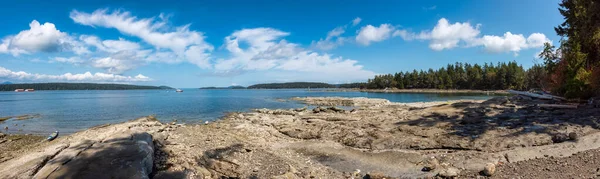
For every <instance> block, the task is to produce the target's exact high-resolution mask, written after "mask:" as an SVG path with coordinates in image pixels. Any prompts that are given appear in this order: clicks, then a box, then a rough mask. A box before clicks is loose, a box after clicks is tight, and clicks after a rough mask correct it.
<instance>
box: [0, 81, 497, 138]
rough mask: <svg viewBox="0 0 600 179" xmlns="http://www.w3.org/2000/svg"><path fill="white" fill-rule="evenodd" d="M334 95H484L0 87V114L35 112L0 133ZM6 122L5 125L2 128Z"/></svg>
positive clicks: (288, 104)
mask: <svg viewBox="0 0 600 179" xmlns="http://www.w3.org/2000/svg"><path fill="white" fill-rule="evenodd" d="M306 96H337V97H368V98H383V99H388V100H390V101H392V102H421V101H422V102H428V101H445V100H457V99H488V98H491V97H493V96H488V95H483V94H432V93H367V92H357V91H351V92H341V91H327V90H319V89H316V90H310V91H309V90H306V89H282V90H267V89H257V90H254V89H247V90H231V89H215V90H200V89H184V92H182V93H176V92H174V90H87V91H35V92H20V93H17V92H0V118H2V117H7V116H23V115H30V116H34V118H32V119H26V120H17V119H15V118H13V119H9V120H6V121H4V122H0V127H1V128H0V130H1V131H2V132H3V133H31V134H47V133H51V132H53V131H56V130H58V131H60V132H61V133H63V134H64V133H67V134H68V133H73V132H77V131H80V130H85V129H87V128H90V127H93V126H98V125H103V124H110V123H119V122H123V121H127V120H132V119H136V118H139V117H142V116H148V115H156V117H157V118H158V119H159V120H161V121H163V122H170V121H173V120H177V122H178V123H187V124H191V123H199V122H203V121H214V120H217V119H219V118H220V117H222V116H224V115H225V114H227V113H229V112H247V111H251V110H252V109H256V108H282V109H289V108H299V107H303V106H306V105H304V104H301V103H299V102H296V101H290V100H288V99H289V98H292V97H306ZM5 127H8V130H5Z"/></svg>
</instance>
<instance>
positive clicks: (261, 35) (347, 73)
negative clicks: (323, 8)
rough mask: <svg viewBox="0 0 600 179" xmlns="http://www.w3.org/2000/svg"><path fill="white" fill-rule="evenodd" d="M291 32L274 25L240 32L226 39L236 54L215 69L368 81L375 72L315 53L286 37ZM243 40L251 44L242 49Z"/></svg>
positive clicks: (352, 61)
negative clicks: (272, 71) (274, 72)
mask: <svg viewBox="0 0 600 179" xmlns="http://www.w3.org/2000/svg"><path fill="white" fill-rule="evenodd" d="M250 34H251V35H250ZM330 34H334V35H335V34H336V33H330ZM287 35H289V33H287V32H282V31H279V30H277V29H272V28H255V29H243V30H239V31H236V32H234V33H233V34H232V35H230V36H227V37H226V38H225V43H226V45H225V47H226V49H227V50H228V51H229V52H231V53H232V55H233V56H232V58H229V59H220V60H218V61H217V63H216V64H215V65H214V68H215V69H216V70H218V72H228V71H231V72H239V71H250V70H254V71H260V70H279V71H286V72H296V73H298V72H304V73H311V74H318V75H321V76H322V77H323V78H340V79H346V80H364V79H367V78H369V77H372V76H373V75H374V74H375V73H373V72H371V71H368V70H364V69H363V67H362V66H361V65H358V64H357V61H355V60H350V59H344V58H342V57H332V56H330V55H329V54H319V53H317V52H312V51H309V50H306V49H304V48H302V47H300V45H298V44H295V43H290V42H288V41H286V40H284V39H282V38H283V37H285V36H287ZM241 43H245V44H247V47H246V48H241V47H240V44H241Z"/></svg>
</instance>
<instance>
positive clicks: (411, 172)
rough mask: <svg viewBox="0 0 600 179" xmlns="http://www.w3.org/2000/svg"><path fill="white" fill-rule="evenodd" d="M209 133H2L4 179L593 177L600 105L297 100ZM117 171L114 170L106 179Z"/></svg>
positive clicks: (176, 128)
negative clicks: (296, 104) (47, 136)
mask: <svg viewBox="0 0 600 179" xmlns="http://www.w3.org/2000/svg"><path fill="white" fill-rule="evenodd" d="M292 100H297V101H300V102H302V103H305V104H306V105H307V106H308V105H310V106H318V107H315V108H298V109H256V110H254V111H253V112H247V113H230V114H228V115H227V116H225V117H223V118H222V119H220V120H218V121H215V122H211V123H207V124H180V123H177V122H176V121H174V122H170V123H161V122H159V121H158V120H157V119H156V118H154V117H153V116H149V117H143V118H140V119H136V120H132V121H129V122H124V123H119V124H110V125H103V126H97V127H94V128H90V129H88V130H84V131H81V132H77V133H74V134H71V135H68V136H60V137H59V138H57V139H56V140H53V141H50V142H48V141H44V140H43V137H39V136H33V135H6V134H2V135H1V136H0V150H1V151H2V152H1V154H0V178H455V177H458V178H476V177H491V178H549V177H552V178H594V177H598V176H600V168H598V164H597V160H596V159H598V158H600V151H599V150H598V148H600V143H598V142H597V141H598V140H600V133H599V132H600V130H599V129H600V123H599V122H600V108H595V107H594V106H591V105H587V104H573V106H576V108H556V107H552V106H548V105H544V104H549V103H554V102H552V101H544V100H535V99H528V98H524V97H521V96H512V97H506V96H503V97H496V98H492V99H490V100H485V101H483V100H459V101H444V102H421V103H393V102H389V101H387V100H385V99H371V98H337V97H299V98H292ZM106 171H111V172H106Z"/></svg>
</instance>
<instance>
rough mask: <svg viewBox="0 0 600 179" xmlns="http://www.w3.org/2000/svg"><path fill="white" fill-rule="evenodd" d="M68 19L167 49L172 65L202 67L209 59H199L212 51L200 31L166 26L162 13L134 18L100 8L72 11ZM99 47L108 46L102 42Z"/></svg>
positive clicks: (185, 27)
mask: <svg viewBox="0 0 600 179" xmlns="http://www.w3.org/2000/svg"><path fill="white" fill-rule="evenodd" d="M70 17H71V19H73V21H75V22H76V23H79V24H82V25H88V26H92V27H96V26H98V27H105V28H115V29H117V30H119V31H120V32H121V33H123V34H126V35H131V36H135V37H138V38H140V39H142V40H143V41H144V42H146V43H148V44H150V45H153V46H154V47H156V48H157V49H158V50H159V51H162V49H168V50H170V51H171V52H172V53H173V55H175V58H172V59H170V60H173V61H176V62H180V61H183V60H187V61H189V62H190V63H193V64H196V65H199V66H200V67H205V64H204V61H208V60H209V59H199V58H208V57H210V52H211V51H212V50H213V49H214V47H213V46H212V45H211V44H209V43H207V42H205V41H204V38H205V37H204V34H203V33H202V32H198V31H193V30H190V29H189V26H190V25H189V24H188V25H184V26H179V27H169V26H168V25H167V24H168V21H167V19H166V18H164V16H163V15H162V14H161V15H160V16H159V19H156V18H138V17H135V16H132V15H131V14H130V13H129V12H122V11H113V12H112V13H109V12H108V10H106V9H100V10H96V11H94V12H92V13H85V12H79V11H77V10H73V11H71V14H70ZM115 42H116V43H120V44H113V45H132V44H123V41H115ZM103 45H108V44H106V43H103ZM121 47H124V46H121ZM129 47H132V46H129ZM188 57H189V58H188ZM182 59H183V60H182ZM199 62H202V63H199Z"/></svg>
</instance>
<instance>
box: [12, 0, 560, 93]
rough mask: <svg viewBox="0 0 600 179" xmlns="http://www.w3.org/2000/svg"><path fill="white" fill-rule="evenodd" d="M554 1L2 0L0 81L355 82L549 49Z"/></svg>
mask: <svg viewBox="0 0 600 179" xmlns="http://www.w3.org/2000/svg"><path fill="white" fill-rule="evenodd" d="M558 3H559V2H558V0H527V1H520V0H505V1H478V0H465V1H428V0H424V1H418V2H416V1H383V0H382V1H357V0H345V1H318V0H314V1H313V0H306V1H292V0H273V1H270V0H260V1H242V0H237V1H233V0H221V1H168V2H165V1H94V0H90V1H52V2H49V1H28V0H22V1H13V0H9V1H3V5H2V6H0V17H2V18H0V23H1V24H3V25H2V28H0V82H3V81H10V82H13V83H41V82H73V83H75V82H93V83H125V84H140V85H168V86H171V87H178V88H192V87H207V86H231V85H243V86H247V85H252V84H256V83H271V82H294V81H311V82H326V83H335V84H338V83H349V82H363V81H366V80H367V79H369V78H372V77H373V76H374V75H377V74H386V73H395V72H399V71H408V70H410V71H412V70H413V69H417V70H421V69H422V70H427V69H429V68H433V69H437V68H440V67H443V66H446V65H447V64H448V63H455V62H463V63H479V64H483V63H486V62H487V63H497V62H508V61H516V62H518V63H519V64H522V65H523V67H525V68H528V67H530V66H532V65H533V64H535V63H540V62H541V61H539V59H537V57H536V54H537V53H539V52H540V51H541V49H542V47H543V44H544V43H545V42H550V43H552V44H554V45H558V42H559V40H560V37H559V36H557V35H556V33H555V32H554V27H555V26H557V25H558V24H560V23H562V22H563V18H562V16H561V15H560V14H559V12H558Z"/></svg>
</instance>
